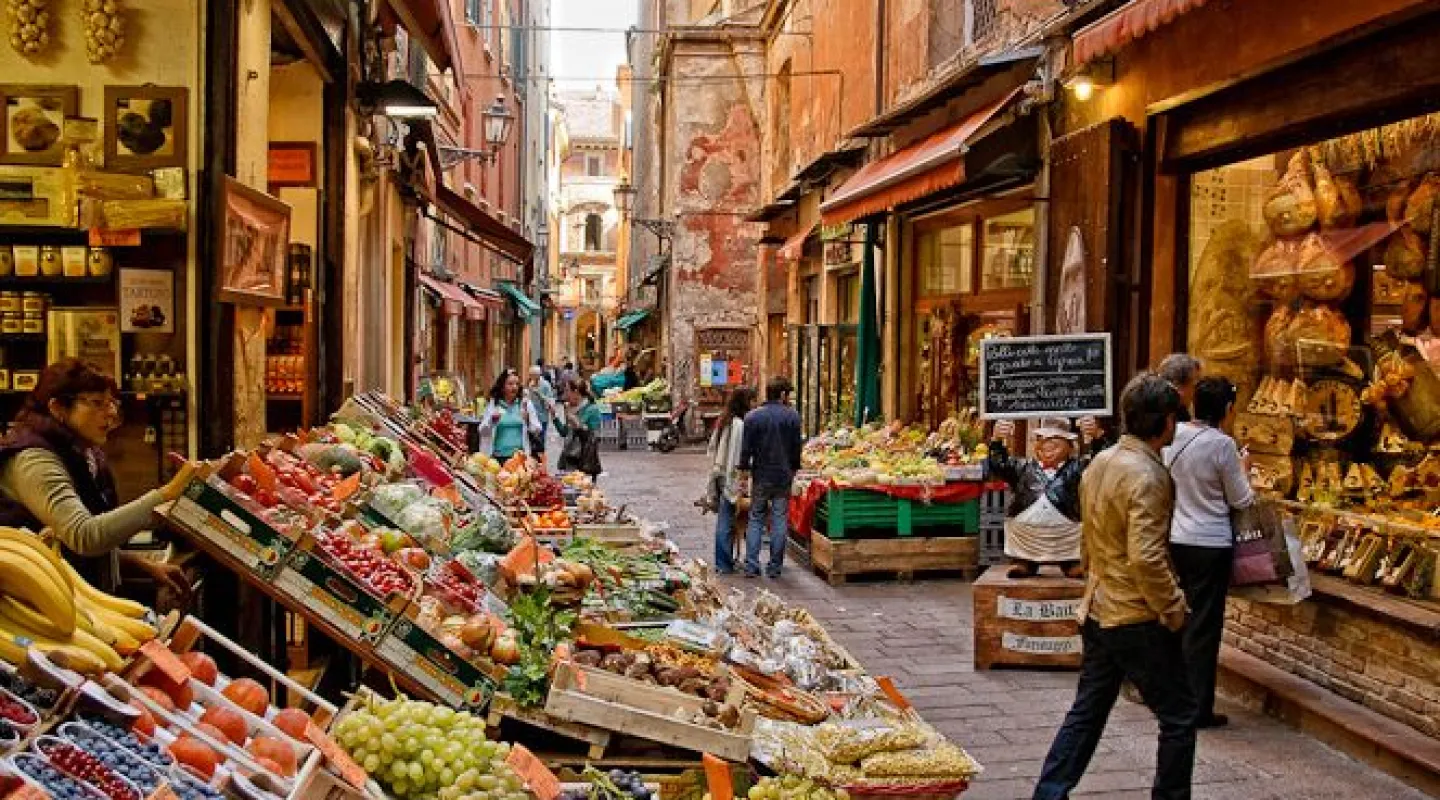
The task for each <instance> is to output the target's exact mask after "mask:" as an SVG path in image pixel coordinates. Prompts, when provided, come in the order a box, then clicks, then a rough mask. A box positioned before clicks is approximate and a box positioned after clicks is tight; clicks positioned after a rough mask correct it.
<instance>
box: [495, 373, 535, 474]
mask: <svg viewBox="0 0 1440 800" xmlns="http://www.w3.org/2000/svg"><path fill="white" fill-rule="evenodd" d="M542 430H544V429H543V428H541V427H540V418H539V415H537V414H536V413H535V407H534V406H533V405H531V404H530V400H529V398H527V397H525V395H524V393H523V392H522V390H521V386H520V376H519V375H518V374H516V372H515V370H513V369H507V370H505V371H504V372H501V373H500V377H499V378H497V379H496V380H495V385H494V386H492V387H491V388H490V402H489V404H488V405H486V407H485V413H483V414H482V415H481V416H480V435H481V436H485V435H487V434H488V435H489V437H490V455H491V457H492V458H494V459H495V460H497V461H504V460H506V459H508V458H509V457H510V456H513V455H515V454H516V453H523V452H525V445H526V444H527V443H528V442H529V441H530V436H531V435H533V434H536V433H539V432H541V431H542Z"/></svg>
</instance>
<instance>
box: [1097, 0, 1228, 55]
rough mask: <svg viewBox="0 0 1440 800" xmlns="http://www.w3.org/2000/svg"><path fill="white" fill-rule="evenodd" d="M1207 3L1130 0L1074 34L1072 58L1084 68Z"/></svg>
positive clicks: (1202, 0)
mask: <svg viewBox="0 0 1440 800" xmlns="http://www.w3.org/2000/svg"><path fill="white" fill-rule="evenodd" d="M1205 2H1206V0H1133V2H1131V3H1129V4H1127V5H1124V6H1121V7H1120V8H1118V9H1116V10H1115V11H1113V12H1111V13H1110V14H1109V15H1107V16H1105V17H1104V18H1102V19H1100V20H1099V21H1098V22H1096V23H1094V24H1092V25H1088V26H1086V27H1085V28H1083V29H1081V30H1080V31H1079V32H1077V33H1076V34H1075V45H1074V53H1073V58H1074V62H1075V66H1076V67H1083V66H1085V65H1086V64H1088V63H1090V62H1091V61H1094V60H1095V59H1097V58H1101V57H1103V56H1106V55H1109V54H1110V53H1113V52H1115V51H1116V50H1119V49H1121V48H1122V47H1124V46H1125V45H1128V44H1130V43H1131V42H1133V41H1135V40H1136V39H1139V38H1140V37H1142V36H1145V35H1146V34H1148V33H1150V32H1151V31H1153V30H1155V29H1156V28H1159V27H1160V26H1162V25H1165V24H1168V23H1169V22H1170V21H1171V20H1173V19H1175V18H1176V17H1178V16H1180V15H1181V14H1184V13H1185V12H1187V11H1190V10H1192V9H1196V8H1199V7H1200V6H1203V5H1205Z"/></svg>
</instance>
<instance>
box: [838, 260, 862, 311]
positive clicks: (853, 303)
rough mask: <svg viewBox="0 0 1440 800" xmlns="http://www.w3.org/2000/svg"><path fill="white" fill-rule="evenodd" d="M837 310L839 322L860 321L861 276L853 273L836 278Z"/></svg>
mask: <svg viewBox="0 0 1440 800" xmlns="http://www.w3.org/2000/svg"><path fill="white" fill-rule="evenodd" d="M835 310H836V315H835V316H836V321H837V322H848V323H856V322H859V321H860V274H859V273H857V272H851V273H849V274H847V275H840V276H837V277H836V278H835Z"/></svg>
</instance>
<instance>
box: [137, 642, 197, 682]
mask: <svg viewBox="0 0 1440 800" xmlns="http://www.w3.org/2000/svg"><path fill="white" fill-rule="evenodd" d="M140 652H141V654H143V655H144V656H145V657H146V658H148V659H150V661H151V662H152V663H153V664H154V665H155V668H156V669H158V670H160V671H161V672H163V673H165V677H167V678H169V679H170V680H172V681H174V682H176V683H189V682H190V668H189V667H187V666H185V664H184V662H182V661H181V660H180V657H179V656H177V655H175V654H174V653H172V652H170V648H168V647H166V646H165V645H163V644H161V643H160V641H159V640H158V639H151V640H150V641H148V642H146V643H145V644H142V645H140Z"/></svg>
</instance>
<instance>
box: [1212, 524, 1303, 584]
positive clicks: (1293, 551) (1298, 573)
mask: <svg viewBox="0 0 1440 800" xmlns="http://www.w3.org/2000/svg"><path fill="white" fill-rule="evenodd" d="M1284 525H1285V549H1286V551H1287V552H1288V553H1289V556H1290V563H1291V564H1292V565H1294V568H1295V572H1294V574H1293V575H1291V576H1290V577H1288V578H1286V579H1285V583H1284V584H1283V585H1282V584H1268V585H1264V586H1239V587H1236V588H1235V589H1234V590H1233V591H1231V592H1230V596H1232V597H1243V598H1245V599H1246V600H1253V601H1255V602H1257V603H1271V604H1274V605H1284V606H1293V605H1295V604H1296V603H1298V602H1300V601H1301V600H1304V599H1306V598H1308V597H1309V596H1310V572H1309V570H1307V569H1306V568H1305V556H1304V550H1303V547H1302V545H1301V544H1300V537H1299V536H1298V535H1297V534H1296V533H1295V524H1294V521H1293V520H1292V519H1290V518H1289V517H1287V518H1286V519H1285V522H1284Z"/></svg>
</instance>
